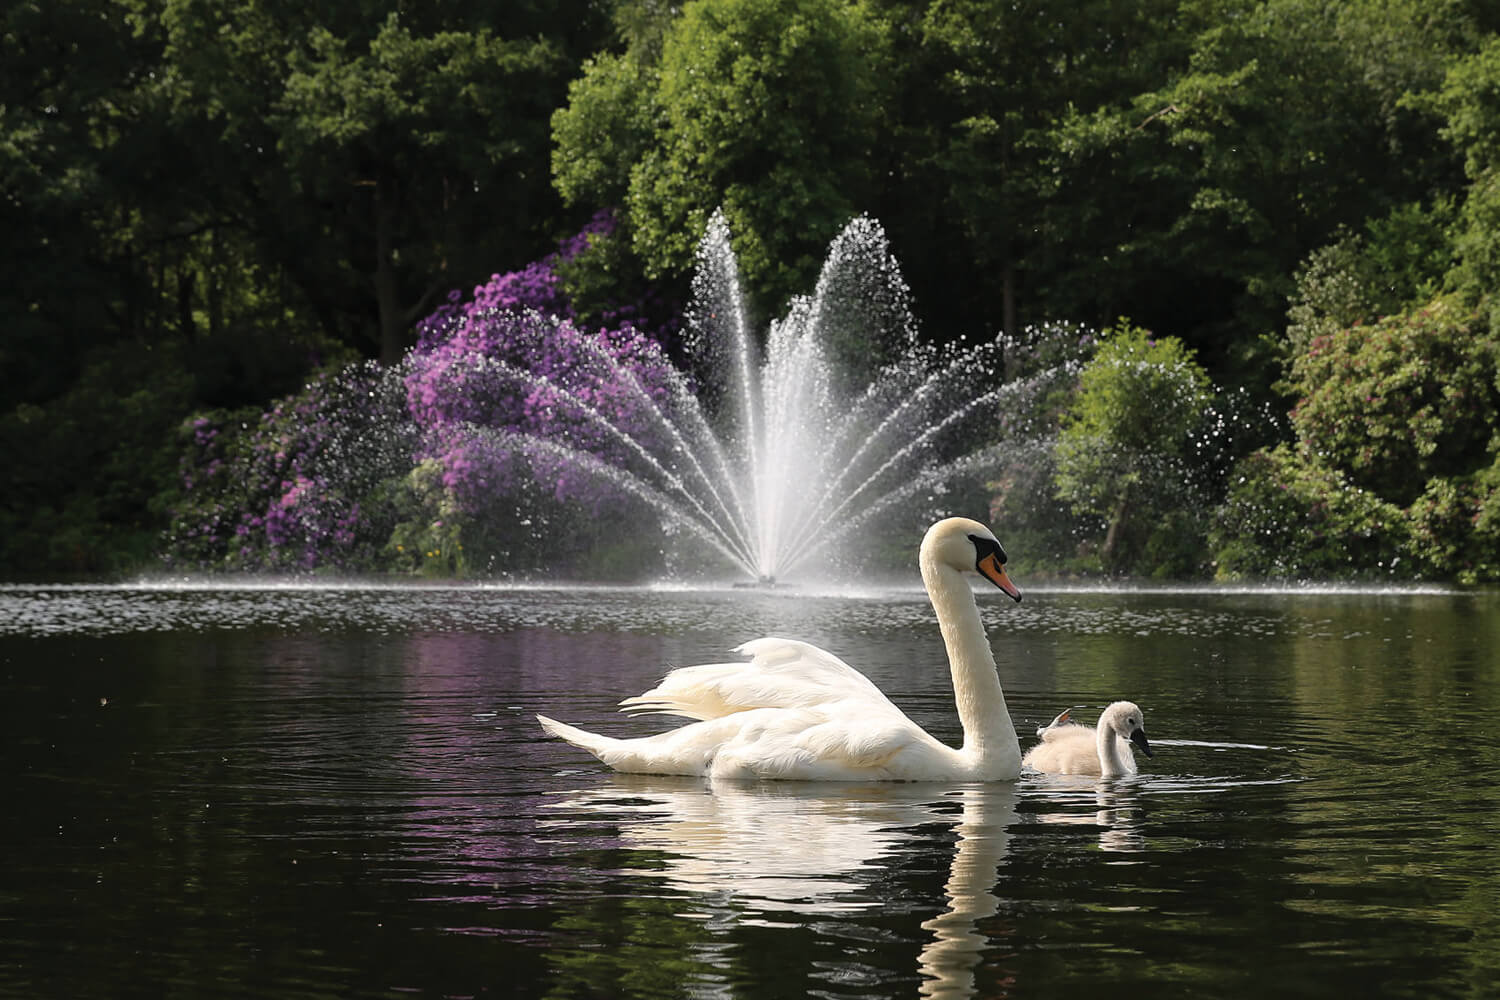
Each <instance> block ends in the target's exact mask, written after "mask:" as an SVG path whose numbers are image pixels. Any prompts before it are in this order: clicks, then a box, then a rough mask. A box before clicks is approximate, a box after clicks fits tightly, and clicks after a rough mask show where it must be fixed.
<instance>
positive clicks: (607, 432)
mask: <svg viewBox="0 0 1500 1000" xmlns="http://www.w3.org/2000/svg"><path fill="white" fill-rule="evenodd" d="M613 228H614V222H613V219H612V217H611V216H610V215H609V214H608V213H601V214H600V215H598V216H596V217H595V218H594V219H593V220H592V221H591V222H590V223H589V225H588V226H586V227H585V228H584V229H583V230H582V231H581V232H579V233H578V234H577V235H575V236H573V237H570V238H569V239H567V240H564V241H563V242H562V243H560V244H559V246H558V249H557V251H556V252H554V253H552V254H549V255H548V256H547V257H545V258H543V259H542V260H540V261H537V262H534V263H532V264H530V265H528V266H527V267H524V268H522V269H520V270H518V271H512V272H509V273H506V274H496V275H493V276H492V277H491V279H490V280H489V281H488V282H486V283H485V284H483V285H480V286H478V287H476V288H475V289H474V291H473V294H472V296H470V297H468V298H467V299H466V298H465V297H464V296H463V295H461V294H460V293H458V292H454V293H452V294H451V295H450V296H449V300H448V302H447V303H446V304H444V305H443V306H441V307H439V308H438V309H436V310H435V311H434V312H433V313H432V314H431V315H429V316H428V317H427V318H425V319H424V320H422V321H421V322H420V323H419V324H418V326H417V345H416V347H415V348H413V350H412V351H411V352H410V354H409V355H408V356H407V359H406V360H405V362H404V363H403V364H402V365H401V366H400V367H399V368H397V369H394V370H389V371H386V370H381V369H379V368H376V367H375V366H373V365H358V366H352V367H350V368H347V369H344V370H343V371H341V372H338V373H336V374H331V375H330V374H324V375H321V376H319V377H318V378H317V379H315V380H313V381H312V382H310V383H309V384H308V385H307V386H306V387H305V388H304V389H303V391H302V392H300V393H298V394H297V395H294V396H291V397H288V398H286V399H282V400H280V401H278V402H276V403H275V404H274V405H273V406H272V407H271V408H270V409H269V410H268V411H266V412H265V413H263V414H250V413H243V412H239V413H229V412H218V413H214V414H207V415H202V416H199V417H197V418H195V419H193V420H191V421H189V422H188V423H187V424H185V425H184V427H183V454H184V457H183V460H182V473H183V480H182V493H181V500H180V502H179V503H178V504H177V506H176V510H175V511H174V518H173V522H172V526H171V528H170V530H169V534H168V539H167V553H166V555H167V562H168V563H169V565H175V566H182V567H187V568H215V569H229V570H274V571H289V570H316V569H323V568H331V569H337V570H343V571H357V570H389V569H402V570H413V569H417V570H425V571H429V572H430V571H434V570H435V569H440V570H441V571H444V572H452V571H463V569H464V568H465V563H464V562H463V561H462V559H459V557H458V555H457V554H458V553H461V552H464V550H465V548H466V546H465V545H464V544H463V540H465V539H482V538H486V537H492V536H493V535H494V530H493V527H492V526H490V525H486V524H483V523H481V522H483V521H484V520H485V519H489V520H491V521H493V520H494V519H496V518H497V512H500V511H502V510H504V509H505V508H506V505H507V504H509V509H510V511H511V518H510V519H511V520H517V519H516V518H515V516H514V511H515V509H516V502H515V499H514V498H515V497H516V496H518V495H519V494H521V493H523V492H529V493H530V494H531V495H533V496H536V495H541V496H544V497H547V498H550V499H551V500H562V501H570V502H574V503H578V502H582V503H585V504H587V505H590V506H591V507H592V508H594V509H598V507H599V506H600V505H602V504H604V503H606V502H608V501H609V500H610V499H611V498H612V497H613V496H615V493H616V488H615V487H612V486H610V485H609V483H608V481H607V479H600V478H599V477H598V476H597V475H594V474H592V473H591V472H590V471H589V470H590V469H591V468H594V467H597V466H610V467H616V466H618V467H621V468H628V467H629V465H630V463H631V462H633V461H640V460H642V454H643V452H647V453H649V451H650V450H651V449H652V448H653V447H654V446H655V445H656V443H657V438H658V436H659V434H660V433H661V430H660V429H661V427H662V414H663V413H665V412H666V410H667V409H668V408H669V407H670V406H671V405H672V403H673V401H674V399H675V398H677V397H676V396H675V395H674V394H680V393H681V391H682V389H683V387H684V385H685V383H684V382H683V380H682V376H681V375H680V374H679V373H678V372H677V371H676V370H675V369H674V368H673V367H672V365H671V364H670V362H669V361H668V359H667V357H666V354H665V352H664V350H663V348H662V347H661V344H660V343H659V342H658V340H657V339H655V338H654V337H652V336H650V335H648V334H647V333H646V332H643V331H642V330H639V329H637V328H636V327H635V326H634V325H632V323H630V322H629V321H620V322H616V323H615V325H614V326H612V327H611V328H607V329H599V330H585V329H583V327H582V325H581V324H580V322H579V321H578V318H577V315H576V314H575V312H574V309H573V306H572V304H571V302H570V301H569V299H568V297H567V295H566V294H565V292H564V290H563V286H562V282H561V280H560V278H559V276H558V270H557V269H558V267H559V266H560V265H563V264H566V263H567V262H569V261H571V260H573V259H575V258H576V257H577V256H578V255H579V254H580V253H582V252H583V251H584V250H585V249H587V248H588V247H589V246H590V245H591V242H592V241H593V240H595V239H597V238H599V237H601V236H608V235H609V234H610V233H611V232H612V231H613ZM626 311H628V310H622V312H626ZM616 315H618V313H617V314H616ZM668 329H670V327H669V328H668ZM580 456H582V457H580ZM594 460H597V463H596V462H595V461H594ZM467 548H468V549H469V551H470V553H471V556H470V557H469V558H470V559H471V560H472V559H475V557H480V556H483V555H484V554H483V553H480V552H475V551H474V549H475V546H473V545H470V546H467ZM488 558H489V562H488V564H482V565H488V566H490V567H494V566H495V564H496V558H495V554H494V553H493V552H492V553H490V554H489V556H488ZM435 561H436V562H435ZM475 561H476V562H477V560H475ZM438 562H440V563H441V566H440V567H439V566H438V565H437V563H438Z"/></svg>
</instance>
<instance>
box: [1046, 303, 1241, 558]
mask: <svg viewBox="0 0 1500 1000" xmlns="http://www.w3.org/2000/svg"><path fill="white" fill-rule="evenodd" d="M1211 399H1212V387H1211V383H1210V382H1209V379H1208V375H1207V373H1206V372H1204V370H1203V368H1202V367H1201V366H1200V365H1198V363H1197V362H1196V361H1195V360H1194V359H1193V357H1192V355H1191V353H1190V352H1189V351H1188V350H1187V348H1186V347H1184V346H1183V344H1182V342H1181V341H1180V340H1177V339H1176V338H1174V337H1163V338H1159V339H1158V338H1154V337H1152V336H1151V334H1150V333H1148V332H1147V331H1145V330H1142V329H1140V328H1139V327H1134V326H1131V325H1130V324H1129V323H1126V322H1123V321H1122V322H1121V323H1120V325H1118V326H1117V327H1116V328H1115V329H1114V330H1112V331H1106V334H1105V339H1104V341H1103V343H1101V344H1100V346H1099V350H1098V352H1097V353H1096V354H1095V355H1094V357H1093V359H1092V360H1090V361H1089V363H1088V364H1087V365H1086V366H1085V367H1084V369H1083V373H1082V375H1081V376H1080V378H1079V386H1078V393H1077V395H1076V396H1075V397H1074V399H1073V401H1072V403H1071V405H1070V406H1069V409H1068V412H1067V414H1066V415H1065V416H1064V418H1063V426H1062V432H1061V434H1060V435H1059V436H1058V440H1057V446H1056V451H1055V454H1056V461H1057V469H1056V473H1055V482H1056V485H1057V496H1058V498H1059V499H1060V500H1063V501H1064V502H1066V503H1067V504H1069V506H1070V507H1071V508H1072V509H1073V510H1074V512H1075V513H1078V514H1086V515H1089V516H1092V517H1096V518H1099V519H1100V520H1101V521H1102V523H1104V524H1105V525H1106V528H1105V536H1104V539H1103V542H1102V544H1101V546H1100V550H1099V557H1100V562H1101V564H1102V565H1103V567H1104V568H1105V569H1109V570H1121V569H1126V570H1139V569H1142V568H1145V569H1148V570H1153V571H1165V572H1170V573H1182V572H1183V571H1184V570H1187V569H1189V568H1190V567H1186V566H1183V565H1181V564H1180V563H1179V562H1177V560H1176V558H1175V557H1176V556H1177V555H1178V554H1179V553H1181V552H1183V551H1190V550H1191V548H1192V546H1191V545H1188V546H1185V547H1184V546H1181V545H1180V544H1179V543H1180V542H1181V541H1183V540H1181V539H1178V540H1175V541H1174V539H1173V538H1172V536H1173V535H1174V534H1176V533H1180V532H1181V531H1182V530H1183V528H1184V525H1183V524H1182V523H1180V519H1179V518H1178V517H1176V516H1171V517H1169V516H1168V515H1184V516H1188V517H1191V516H1192V515H1193V514H1194V513H1195V506H1196V505H1195V503H1194V499H1195V497H1194V494H1195V493H1196V492H1197V491H1196V490H1195V488H1194V487H1195V482H1194V480H1195V472H1196V470H1195V469H1194V467H1193V460H1192V459H1193V451H1194V432H1195V431H1197V430H1198V429H1199V427H1200V426H1201V425H1202V424H1203V421H1204V415H1205V411H1206V410H1207V409H1208V406H1209V403H1210V401H1211ZM1169 550H1170V551H1169Z"/></svg>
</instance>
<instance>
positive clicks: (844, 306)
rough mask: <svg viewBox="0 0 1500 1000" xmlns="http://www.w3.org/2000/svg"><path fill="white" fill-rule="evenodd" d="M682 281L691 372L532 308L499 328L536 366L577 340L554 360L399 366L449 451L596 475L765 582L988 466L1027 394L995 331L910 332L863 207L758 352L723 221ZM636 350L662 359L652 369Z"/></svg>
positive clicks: (900, 289) (550, 472)
mask: <svg viewBox="0 0 1500 1000" xmlns="http://www.w3.org/2000/svg"><path fill="white" fill-rule="evenodd" d="M693 293H694V294H693V305H692V307H691V309H690V310H689V314H688V331H687V337H686V343H687V348H688V352H689V354H690V361H691V364H690V367H691V368H692V369H693V370H694V371H695V372H696V373H698V377H697V378H696V379H695V378H692V377H690V376H689V375H688V374H686V373H683V372H681V371H679V370H678V369H676V368H674V367H672V366H670V365H668V364H666V362H665V358H664V357H662V356H661V355H660V354H659V352H656V348H655V347H654V345H642V344H639V343H637V344H633V345H630V347H629V349H628V350H625V349H621V348H620V346H619V345H611V344H608V343H601V342H599V341H597V340H595V339H592V338H590V337H586V336H582V337H580V336H577V335H576V331H574V332H572V333H570V332H569V331H570V330H571V328H569V327H566V326H565V325H564V324H562V323H560V322H549V321H547V320H546V319H545V318H543V317H538V316H535V315H533V316H532V317H531V318H530V319H529V320H528V321H527V322H526V323H524V324H520V325H519V326H518V327H517V328H515V329H512V330H509V331H508V333H507V337H508V338H509V343H510V344H511V345H512V348H513V349H514V348H516V345H517V343H518V339H519V340H523V341H525V343H522V344H520V347H519V350H518V353H519V354H520V355H521V356H523V357H532V358H534V357H539V356H541V355H542V354H543V353H544V347H546V346H547V345H551V344H554V343H555V342H556V341H557V340H558V339H559V338H564V337H571V338H572V339H570V340H568V345H567V353H568V362H567V364H566V365H553V366H547V365H538V364H528V363H511V362H508V361H502V360H497V359H495V358H493V357H488V356H484V355H482V354H476V355H474V356H472V357H467V356H462V355H460V357H462V364H461V366H460V368H461V370H460V371H459V373H458V374H457V375H456V376H453V375H452V373H451V372H445V373H443V374H442V376H441V377H439V378H436V379H434V378H431V377H429V375H428V374H424V373H423V372H422V371H421V369H420V367H419V368H418V369H417V370H416V372H415V374H414V375H412V376H409V378H411V379H412V380H413V381H412V384H413V385H416V384H418V383H420V384H421V385H422V386H423V391H426V392H429V393H431V394H433V395H434V397H435V398H436V399H438V400H439V402H438V404H437V405H440V406H444V407H447V411H446V412H447V413H448V416H449V419H448V420H447V422H446V423H445V431H444V433H445V434H446V435H447V445H446V446H448V447H459V448H463V447H469V448H474V447H478V448H482V449H483V450H485V451H487V452H488V453H490V454H495V453H497V452H507V453H510V454H512V455H518V454H520V455H525V456H526V457H527V459H528V460H529V461H530V463H531V464H532V467H533V468H534V469H538V470H540V472H539V477H540V478H542V479H545V480H547V481H549V482H552V483H557V484H566V483H568V482H570V481H572V480H574V479H578V478H587V479H588V480H590V481H594V482H605V483H607V484H608V485H609V487H610V488H613V489H614V490H617V491H620V492H622V493H626V494H629V495H631V496H633V497H635V498H636V499H638V500H640V501H644V502H645V503H646V504H648V505H649V506H650V508H651V509H652V510H654V511H655V512H656V513H657V514H658V515H659V516H660V517H661V518H662V519H663V520H664V521H665V522H668V523H670V524H671V525H672V526H673V527H674V528H676V529H678V530H682V531H686V532H688V533H690V534H692V535H694V536H695V537H697V538H698V539H700V540H701V541H703V542H705V543H707V545H709V546H710V547H711V548H712V549H713V550H715V551H716V552H718V553H719V554H721V555H722V556H723V557H724V558H725V559H726V560H727V561H728V562H730V563H732V564H733V565H735V566H736V567H738V568H739V569H740V570H741V571H742V572H744V573H746V574H747V575H749V576H750V577H752V578H754V579H756V580H759V581H774V580H778V579H783V578H785V577H786V576H788V575H789V574H793V573H795V571H796V570H797V569H798V568H799V567H800V566H803V565H804V564H805V563H806V562H807V560H809V559H810V558H812V557H813V556H815V555H818V554H819V553H826V550H828V549H829V548H830V547H834V546H838V545H839V544H840V543H842V542H844V541H846V540H847V539H848V538H849V536H850V535H851V534H853V533H854V532H856V531H858V530H859V529H861V528H862V527H864V526H866V525H867V524H869V523H870V521H871V519H872V518H875V517H876V516H877V515H879V514H881V513H882V512H887V511H890V510H891V509H892V508H893V507H895V506H896V505H898V504H901V503H903V502H906V501H913V502H919V503H925V504H927V505H928V506H931V504H930V498H931V497H932V495H933V493H934V492H935V491H937V490H940V489H941V488H942V487H943V485H944V484H945V483H947V482H949V481H951V480H952V479H953V478H954V477H956V476H959V475H961V474H962V475H969V474H975V473H978V472H980V471H982V470H984V469H986V468H988V467H990V466H992V464H993V463H994V461H995V460H996V458H997V456H998V455H999V452H998V450H997V449H996V447H995V444H996V442H997V441H998V440H999V438H1000V436H1001V434H1002V423H1001V421H1000V419H999V415H1000V413H1001V412H1002V411H1003V409H1004V408H1005V406H1006V404H1007V402H1008V401H1009V398H1010V397H1012V396H1014V395H1016V394H1019V393H1024V392H1025V391H1026V390H1027V387H1028V384H1027V383H1022V382H1011V383H1007V382H1005V380H1004V378H1003V376H1002V372H1001V369H1002V365H1001V363H1000V360H1001V359H1000V356H1001V344H1000V343H999V342H996V343H990V344H982V345H963V344H960V345H958V346H951V347H947V348H935V347H932V346H930V345H925V344H923V343H922V342H921V341H920V339H919V338H918V335H917V330H916V326H915V323H914V321H913V319H912V315H911V310H910V308H909V304H908V301H909V300H908V292H907V288H906V285H905V282H904V280H903V279H902V277H901V272H900V268H899V266H898V265H897V263H896V261H895V259H894V257H893V256H892V255H891V252H890V248H889V245H888V243H887V241H886V238H885V234H884V232H883V231H882V230H881V228H880V226H879V225H878V224H876V223H875V222H874V221H873V220H871V219H868V218H863V217H862V218H858V219H855V220H854V221H852V222H851V223H850V224H849V225H848V226H847V227H846V228H845V229H844V231H843V232H842V233H841V234H840V235H839V236H838V238H837V239H836V240H835V241H834V242H833V244H832V245H831V246H830V249H829V253H828V257H827V260H826V262H825V264H824V267H823V270H822V274H821V276H820V278H819V280H818V283H817V285H816V287H815V289H814V291H813V292H812V294H810V295H808V296H802V297H798V298H796V299H794V300H793V301H792V302H791V303H790V305H789V307H788V309H787V311H786V314H785V315H784V316H783V317H782V318H781V319H779V320H777V321H775V322H773V323H772V324H771V325H770V327H769V329H768V330H767V331H766V334H765V338H764V345H763V346H762V345H761V343H759V342H758V340H757V338H756V336H755V333H754V330H753V329H752V327H751V324H750V321H749V319H748V313H747V307H746V301H745V296H744V294H743V292H742V290H741V288H740V280H739V273H738V265H737V261H736V258H735V254H734V251H733V249H732V247H731V240H730V231H729V227H728V225H727V224H726V223H725V220H724V218H723V216H722V215H719V214H716V215H715V216H714V217H713V219H712V221H711V222H710V224H709V226H708V229H707V232H706V233H705V235H704V238H703V240H702V243H701V244H700V247H699V250H698V259H697V269H696V271H695V277H694V282H693ZM527 338H529V339H527ZM643 351H645V352H647V353H648V354H651V352H656V353H654V354H651V357H650V358H649V359H648V363H647V364H645V365H644V366H643V365H642V357H643V355H642V352H643ZM416 360H417V361H418V363H419V364H420V359H416ZM445 363H447V364H450V365H451V364H452V363H453V362H452V361H451V357H450V360H449V361H448V362H445ZM643 370H644V371H646V372H647V375H645V376H643V375H642V371H643ZM455 386H461V391H460V393H459V395H460V396H461V398H452V394H453V391H454V387H455ZM497 406H512V407H521V408H523V409H524V410H525V411H526V412H527V413H528V414H529V415H530V418H529V422H528V426H527V428H526V429H518V428H517V426H516V425H515V422H514V421H507V420H495V419H492V418H491V417H489V416H487V414H489V413H491V411H492V410H493V409H494V408H495V407H497ZM455 415H462V419H460V420H458V421H457V422H455V421H453V420H452V419H451V418H452V417H453V416H455ZM931 512H932V511H930V510H923V511H922V512H921V513H922V516H924V517H925V516H927V515H928V514H929V513H931Z"/></svg>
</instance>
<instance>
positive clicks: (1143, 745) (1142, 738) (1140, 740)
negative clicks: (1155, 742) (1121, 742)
mask: <svg viewBox="0 0 1500 1000" xmlns="http://www.w3.org/2000/svg"><path fill="white" fill-rule="evenodd" d="M1130 742H1132V743H1134V744H1135V745H1136V747H1137V748H1138V749H1139V750H1140V751H1141V753H1143V754H1145V755H1146V756H1147V757H1155V756H1156V755H1155V754H1154V753H1152V752H1151V744H1150V743H1147V742H1146V731H1145V730H1144V729H1137V730H1136V731H1135V732H1133V733H1131V734H1130Z"/></svg>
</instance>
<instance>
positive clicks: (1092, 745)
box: [1021, 701, 1151, 778]
mask: <svg viewBox="0 0 1500 1000" xmlns="http://www.w3.org/2000/svg"><path fill="white" fill-rule="evenodd" d="M1072 711H1073V710H1072V709H1071V708H1070V709H1068V710H1067V711H1065V712H1063V713H1062V714H1061V715H1059V716H1058V717H1057V718H1055V719H1053V720H1052V722H1051V724H1050V725H1047V726H1044V727H1042V728H1041V729H1038V730H1037V735H1038V736H1040V737H1041V738H1042V742H1040V743H1038V744H1037V745H1036V746H1034V747H1032V748H1031V749H1030V750H1028V751H1026V757H1025V758H1024V759H1023V760H1022V761H1021V763H1023V764H1025V765H1026V766H1027V767H1031V768H1035V769H1036V770H1038V771H1048V772H1051V773H1052V774H1097V775H1099V776H1100V777H1104V778H1118V777H1121V776H1122V775H1126V774H1135V773H1136V766H1135V754H1134V753H1133V752H1132V751H1131V749H1130V747H1131V745H1132V744H1134V745H1135V746H1137V747H1139V748H1140V751H1141V753H1143V754H1145V755H1146V756H1147V757H1150V756H1151V744H1150V743H1148V742H1147V741H1146V717H1145V715H1144V714H1143V713H1142V712H1141V710H1140V709H1139V708H1138V707H1136V705H1135V703H1134V702H1130V701H1117V702H1115V703H1114V704H1113V705H1110V706H1109V707H1108V708H1106V709H1105V710H1104V711H1103V712H1102V713H1101V714H1100V716H1099V725H1098V727H1097V728H1095V727H1094V726H1083V725H1079V724H1078V723H1076V722H1072V721H1070V720H1069V718H1068V717H1069V716H1070V715H1071V714H1072Z"/></svg>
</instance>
